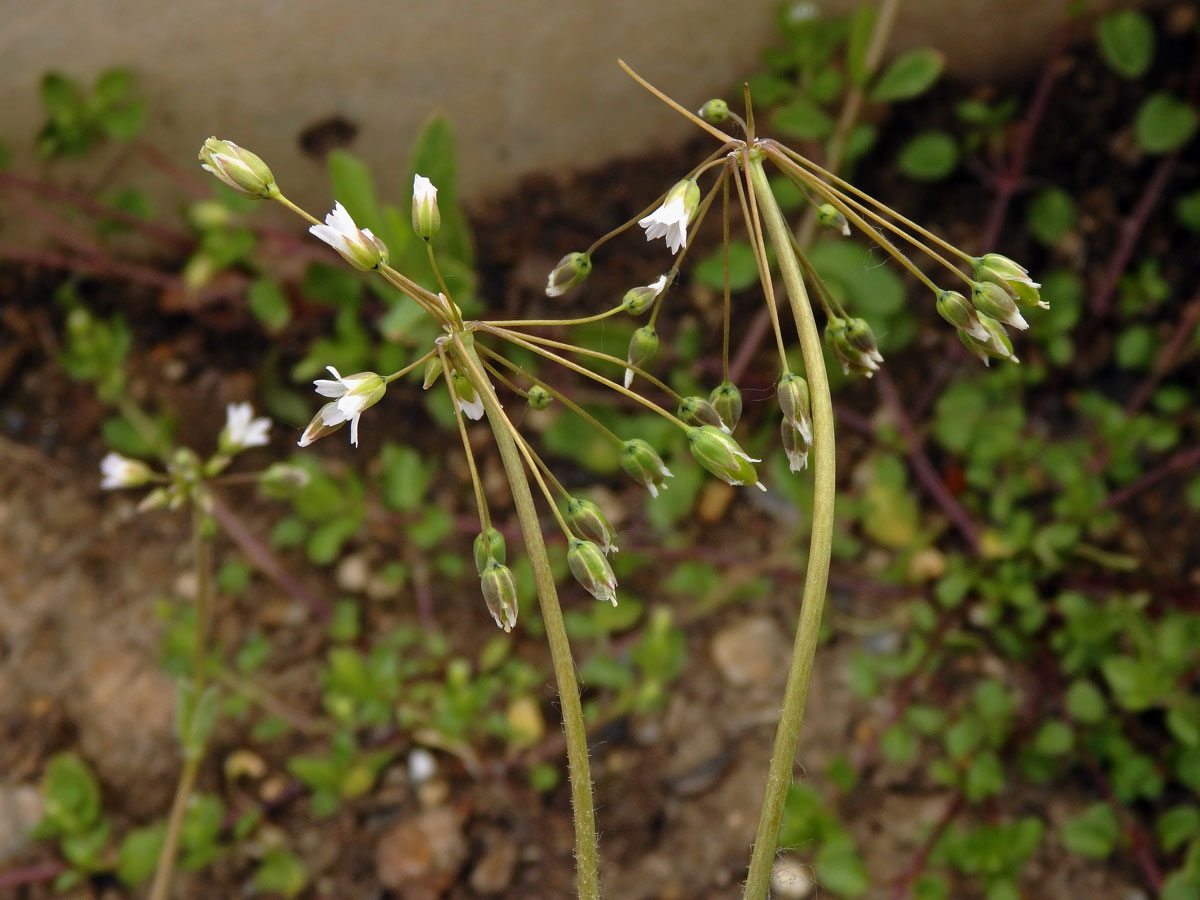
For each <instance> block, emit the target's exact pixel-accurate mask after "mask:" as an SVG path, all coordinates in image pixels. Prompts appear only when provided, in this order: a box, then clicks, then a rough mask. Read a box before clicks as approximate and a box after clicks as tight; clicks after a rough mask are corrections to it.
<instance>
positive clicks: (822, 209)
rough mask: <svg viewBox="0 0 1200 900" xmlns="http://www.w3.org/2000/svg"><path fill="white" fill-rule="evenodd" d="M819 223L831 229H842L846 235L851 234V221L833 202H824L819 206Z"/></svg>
mask: <svg viewBox="0 0 1200 900" xmlns="http://www.w3.org/2000/svg"><path fill="white" fill-rule="evenodd" d="M817 224H818V225H820V226H821V227H822V228H828V229H829V230H830V231H840V232H841V233H842V234H843V235H844V236H845V237H849V236H850V223H849V222H847V221H846V217H845V215H843V214H842V212H841V210H839V209H838V208H837V207H836V206H834V205H833V204H832V203H822V204H821V205H820V206H818V207H817Z"/></svg>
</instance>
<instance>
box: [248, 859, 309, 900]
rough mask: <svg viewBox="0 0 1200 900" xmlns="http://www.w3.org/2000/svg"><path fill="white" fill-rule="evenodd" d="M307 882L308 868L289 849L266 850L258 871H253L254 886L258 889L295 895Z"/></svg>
mask: <svg viewBox="0 0 1200 900" xmlns="http://www.w3.org/2000/svg"><path fill="white" fill-rule="evenodd" d="M307 883H308V870H307V869H306V868H305V867H304V863H303V862H301V861H300V859H299V858H298V857H297V856H296V855H295V854H294V853H292V852H291V851H290V850H285V849H283V848H278V847H277V848H275V849H273V850H269V851H267V855H266V856H265V857H264V858H263V861H262V864H261V865H259V867H258V871H257V872H255V873H254V886H255V888H257V889H258V890H260V891H263V892H268V893H271V892H273V893H277V894H283V896H284V897H295V896H296V895H297V894H299V893H300V892H301V891H302V890H304V886H305V885H306V884H307Z"/></svg>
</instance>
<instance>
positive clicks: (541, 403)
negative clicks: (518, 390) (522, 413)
mask: <svg viewBox="0 0 1200 900" xmlns="http://www.w3.org/2000/svg"><path fill="white" fill-rule="evenodd" d="M525 399H527V400H528V401H529V408H530V409H539V410H540V409H545V408H546V407H547V406H549V405H550V401H551V400H553V399H554V398H553V397H552V396H551V395H550V392H549V391H548V390H546V389H545V388H544V387H542V386H541V385H540V384H535V385H534V386H533V387H531V388H530V389H529V392H528V393H527V394H526V395H525Z"/></svg>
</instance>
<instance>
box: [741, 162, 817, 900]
mask: <svg viewBox="0 0 1200 900" xmlns="http://www.w3.org/2000/svg"><path fill="white" fill-rule="evenodd" d="M748 166H749V173H750V183H751V185H752V186H753V188H754V194H755V197H756V199H757V201H758V208H759V209H760V210H761V212H762V215H763V220H764V224H765V225H766V230H767V234H768V235H769V237H770V239H771V243H772V244H773V245H774V247H775V254H776V257H777V258H778V260H779V270H780V272H781V274H782V275H783V282H784V285H785V286H786V288H787V293H788V299H789V301H790V302H791V306H792V315H793V316H794V317H795V319H796V327H797V329H798V330H799V332H800V350H801V352H802V353H803V355H804V369H805V375H806V376H807V377H808V387H809V393H810V395H811V398H812V420H813V448H812V456H811V458H812V461H813V517H812V537H811V540H810V544H809V552H808V571H807V572H806V573H805V577H804V593H803V596H802V599H801V604H800V622H799V624H798V626H797V628H796V639H795V642H794V644H793V646H792V663H791V667H790V669H789V670H788V679H787V687H786V688H785V690H784V696H783V709H782V712H781V714H780V718H779V726H778V728H777V730H776V732H775V745H774V748H773V749H772V751H771V764H770V768H769V769H768V772H767V787H766V794H765V796H764V797H763V806H762V812H761V813H760V814H759V819H758V831H757V833H756V834H755V837H754V851H753V854H752V855H751V857H750V871H749V873H748V874H747V877H746V888H745V893H744V895H743V896H744V897H745V900H763V898H765V897H766V896H767V891H768V890H769V888H770V882H771V865H772V863H773V862H774V860H775V847H776V845H777V843H778V841H779V825H780V823H781V822H782V821H783V805H784V801H785V799H786V798H787V792H788V788H789V786H790V785H791V781H792V765H793V763H794V761H795V758H796V743H797V741H798V739H799V736H800V724H801V722H802V721H803V718H804V703H805V700H806V699H807V697H808V683H809V677H810V676H811V674H812V667H813V657H814V656H815V655H816V652H817V639H818V635H819V632H820V628H821V613H822V611H823V610H824V607H825V587H826V583H827V581H828V579H829V555H830V552H831V548H832V544H833V501H834V488H835V468H834V466H835V462H836V461H835V459H834V443H833V401H832V400H831V399H830V396H829V377H828V375H827V374H826V372H825V356H824V354H823V352H822V349H821V338H820V335H819V334H818V332H817V323H816V320H815V318H814V317H813V311H812V306H811V304H810V302H809V299H808V291H807V290H806V289H805V287H804V279H803V278H802V277H801V274H800V266H799V264H798V263H797V260H796V256H795V254H794V253H793V251H792V245H791V232H790V231H789V230H788V226H787V223H786V222H784V220H783V214H782V213H781V212H780V211H779V205H778V204H777V203H776V202H775V197H774V195H773V194H772V193H771V188H770V185H769V184H768V182H767V173H766V172H765V171H764V170H763V165H762V158H761V156H758V155H757V154H751V155H750V158H749V161H748Z"/></svg>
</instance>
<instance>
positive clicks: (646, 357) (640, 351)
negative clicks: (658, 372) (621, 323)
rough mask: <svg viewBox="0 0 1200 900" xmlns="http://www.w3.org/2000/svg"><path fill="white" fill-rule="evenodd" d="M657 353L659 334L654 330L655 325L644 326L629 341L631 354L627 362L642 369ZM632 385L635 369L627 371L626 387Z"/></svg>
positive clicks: (628, 354) (627, 356)
mask: <svg viewBox="0 0 1200 900" xmlns="http://www.w3.org/2000/svg"><path fill="white" fill-rule="evenodd" d="M657 352H658V332H657V331H655V330H654V326H653V325H643V326H642V327H641V328H639V329H638V330H637V331H635V332H634V333H633V337H631V338H630V339H629V352H628V353H627V354H626V360H627V361H628V362H629V365H631V366H637V367H638V368H641V367H642V366H643V365H645V364H646V363H647V362H649V361H650V360H651V359H653V358H654V354H655V353H657ZM631 384H633V369H626V370H625V387H629V386H630V385H631Z"/></svg>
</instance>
